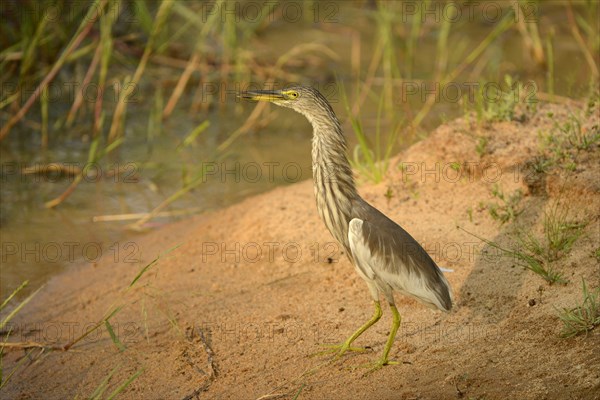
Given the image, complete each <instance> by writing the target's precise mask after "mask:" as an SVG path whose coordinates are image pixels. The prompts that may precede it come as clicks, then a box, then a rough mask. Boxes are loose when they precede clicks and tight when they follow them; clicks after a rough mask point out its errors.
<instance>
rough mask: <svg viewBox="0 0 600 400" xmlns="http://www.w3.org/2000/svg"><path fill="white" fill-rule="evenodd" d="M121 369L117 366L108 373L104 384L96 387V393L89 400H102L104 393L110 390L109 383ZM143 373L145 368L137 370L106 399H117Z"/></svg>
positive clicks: (103, 381)
mask: <svg viewBox="0 0 600 400" xmlns="http://www.w3.org/2000/svg"><path fill="white" fill-rule="evenodd" d="M119 368H120V366H119V365H117V366H116V367H115V368H114V369H113V370H112V371H110V372H109V373H108V375H107V376H106V378H104V379H103V380H102V382H100V384H99V385H98V386H97V387H96V390H94V392H93V393H92V394H91V395H90V396H89V397H88V399H90V400H99V399H102V398H103V397H102V395H103V394H104V392H106V389H108V384H109V382H110V381H111V379H112V377H113V375H114V374H115V373H116V372H117V371H118V370H119ZM143 372H144V369H143V368H142V369H139V370H137V371H136V372H135V373H134V374H133V375H131V376H130V377H129V378H127V379H126V380H125V381H124V382H123V383H121V384H120V385H119V386H118V387H117V388H116V389H115V390H113V391H112V392H111V393H110V394H109V395H108V397H106V399H107V400H110V399H114V398H115V397H117V395H118V394H119V393H121V392H122V391H123V390H125V389H126V388H127V387H128V386H129V385H130V384H131V383H132V382H133V381H135V380H136V379H137V378H138V377H139V376H140V375H141V374H142V373H143Z"/></svg>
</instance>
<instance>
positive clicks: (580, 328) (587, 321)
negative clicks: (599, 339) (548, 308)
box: [558, 278, 600, 338]
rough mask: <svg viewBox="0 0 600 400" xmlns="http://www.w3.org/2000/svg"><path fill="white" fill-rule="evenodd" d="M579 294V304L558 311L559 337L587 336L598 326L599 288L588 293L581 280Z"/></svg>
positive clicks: (599, 313) (599, 317) (599, 316)
mask: <svg viewBox="0 0 600 400" xmlns="http://www.w3.org/2000/svg"><path fill="white" fill-rule="evenodd" d="M581 292H582V301H581V303H580V304H578V305H577V306H575V307H573V308H571V309H567V308H564V309H563V310H562V311H559V314H558V317H559V318H560V320H561V321H562V323H563V329H562V333H561V336H562V337H564V338H570V337H573V336H577V335H580V334H583V333H585V334H587V333H588V332H590V331H591V330H592V329H594V328H595V327H597V326H598V325H600V288H596V289H595V290H593V291H590V290H589V289H588V287H587V285H586V283H585V280H584V279H583V278H582V279H581Z"/></svg>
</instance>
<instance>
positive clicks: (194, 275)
mask: <svg viewBox="0 0 600 400" xmlns="http://www.w3.org/2000/svg"><path fill="white" fill-rule="evenodd" d="M569 112H573V113H579V114H581V113H582V111H581V110H579V109H577V107H576V106H570V107H567V106H552V105H544V106H541V107H540V108H539V110H538V111H537V112H536V113H535V114H533V115H529V116H528V118H527V119H526V120H525V121H524V122H500V123H494V124H488V125H487V126H480V125H479V124H477V123H476V122H475V121H474V120H473V118H470V119H468V118H463V119H458V120H455V121H453V122H451V123H449V124H446V125H444V126H441V127H439V128H438V129H436V130H435V131H434V132H433V133H432V134H431V135H430V136H429V137H428V138H427V139H425V140H423V141H422V142H419V143H417V144H415V145H414V146H412V147H411V148H409V149H408V150H406V151H404V152H403V153H401V154H399V155H398V156H397V157H396V158H395V159H394V162H393V163H392V167H391V169H390V173H389V176H388V177H387V179H386V180H385V182H383V183H381V184H378V185H370V184H364V185H362V186H361V187H360V192H361V194H362V195H363V197H364V198H365V199H366V200H367V201H369V202H371V203H372V204H373V205H374V206H376V207H378V208H379V209H380V210H382V211H383V212H384V213H385V214H387V215H388V216H389V217H391V218H392V219H393V220H395V221H397V222H399V223H400V224H401V225H402V226H403V227H404V228H405V229H407V230H408V231H409V232H410V233H411V234H412V235H413V236H414V237H415V238H416V239H417V240H418V241H419V242H421V243H422V244H423V245H424V247H425V248H426V249H427V250H428V251H429V253H430V254H431V255H432V257H433V258H434V259H435V260H436V261H437V262H438V264H440V265H442V266H444V267H447V268H452V269H453V270H454V272H452V273H446V276H447V278H448V280H449V282H450V284H451V286H452V288H453V291H454V298H455V308H454V309H453V310H452V312H451V313H449V314H441V313H435V312H431V311H430V310H428V309H426V308H425V307H424V306H422V305H421V304H418V303H416V302H415V301H413V300H411V299H408V298H405V297H402V296H400V295H397V296H396V300H397V306H398V309H399V310H400V313H401V315H402V318H403V319H402V326H401V328H400V330H399V332H398V336H397V338H396V341H395V343H394V346H393V348H392V351H391V355H390V356H391V359H394V360H398V361H401V363H400V364H399V365H390V366H386V367H384V368H383V369H381V370H378V371H376V372H374V373H372V374H367V375H365V374H364V373H365V369H364V368H362V367H361V365H363V364H365V363H368V362H371V361H374V360H375V359H376V357H379V356H380V352H381V351H382V350H383V347H384V345H385V341H386V339H387V334H388V333H389V328H390V326H391V314H390V312H389V310H387V309H386V308H384V316H383V318H382V319H381V320H380V321H379V322H378V323H377V324H376V325H374V326H373V327H372V328H371V329H369V330H368V331H367V332H365V333H364V334H363V335H362V336H361V337H360V338H359V339H358V340H357V342H356V345H359V346H368V351H366V352H365V353H353V354H347V355H345V356H343V357H342V358H341V359H339V360H337V361H334V362H332V363H330V364H327V361H328V359H327V358H326V357H325V358H324V357H310V355H311V354H312V353H315V352H318V351H320V350H321V349H322V347H321V346H320V345H322V344H328V343H329V344H331V343H336V342H339V341H342V340H344V339H346V338H347V336H348V335H350V334H351V333H352V332H353V331H354V330H355V329H356V328H357V327H358V326H359V325H361V324H362V323H363V322H365V321H366V320H367V319H368V318H369V317H370V316H371V313H372V304H371V301H370V296H369V293H368V290H367V287H366V285H365V284H364V282H362V281H361V279H360V278H359V277H358V276H357V275H356V274H355V272H354V269H353V267H352V266H351V265H350V263H349V261H348V260H347V258H346V256H345V255H344V254H342V252H341V251H340V248H339V246H337V244H336V243H335V241H334V240H333V239H332V237H331V236H330V234H329V232H327V231H326V228H325V227H324V224H323V223H322V222H321V221H320V220H319V217H318V214H317V211H316V206H315V201H314V198H313V189H312V183H311V182H302V183H299V184H295V185H291V186H288V187H284V188H277V189H274V190H273V191H271V192H269V193H266V194H263V195H260V196H256V197H252V198H249V199H247V200H245V201H243V202H241V203H239V204H237V205H235V206H232V207H229V208H227V209H224V210H221V211H217V212H213V213H207V214H204V215H200V216H197V217H195V218H192V219H190V220H186V221H181V222H178V223H174V224H172V225H170V226H167V227H165V228H163V229H160V230H157V231H155V232H152V233H149V234H148V235H146V236H145V237H143V238H142V239H139V240H136V245H137V246H138V247H137V248H138V249H139V253H138V254H137V255H138V256H139V260H138V262H135V263H130V262H126V260H121V259H117V260H115V259H114V257H113V256H112V255H111V256H110V257H105V258H104V259H102V260H101V262H99V263H98V264H97V265H96V266H92V265H82V266H80V267H78V268H73V269H72V270H70V271H68V272H67V273H64V274H62V275H60V276H58V277H56V278H54V279H53V280H52V281H51V282H50V283H49V284H48V285H47V286H46V287H45V288H44V289H43V290H42V291H41V292H40V293H38V295H37V297H36V298H35V299H34V301H32V302H31V303H29V304H28V305H27V306H26V308H25V309H24V310H22V311H21V313H20V314H19V317H18V319H17V321H16V322H15V323H13V324H12V327H13V329H14V331H13V333H12V335H11V339H10V340H11V341H13V342H17V341H32V342H39V343H42V344H46V345H57V344H64V343H67V342H68V341H69V340H73V339H74V338H76V337H78V336H80V335H81V334H83V333H84V332H85V331H86V330H87V329H90V328H92V327H93V326H94V325H95V324H96V323H97V322H98V321H101V320H102V318H103V317H105V316H106V315H107V313H110V312H112V311H114V310H115V309H118V311H117V312H116V313H115V314H114V315H113V316H112V317H111V318H110V327H111V328H112V330H113V331H114V333H115V335H116V337H117V338H118V343H115V341H114V340H113V339H111V335H110V334H109V331H108V329H107V328H108V327H107V325H106V324H103V325H101V326H100V328H99V329H98V330H96V331H94V333H92V334H90V335H89V336H86V337H85V338H84V339H83V340H81V341H79V342H78V343H77V344H76V345H74V346H73V347H72V348H71V349H70V350H69V351H66V352H64V351H59V350H54V351H51V350H50V349H48V348H46V349H40V348H35V347H32V348H28V349H15V348H12V349H5V352H6V353H7V354H5V357H4V360H3V362H4V366H3V369H4V371H5V375H6V373H7V372H6V371H10V370H11V369H12V368H13V367H15V366H16V365H17V363H19V362H20V364H18V370H17V372H16V374H15V375H14V376H13V377H12V379H11V381H10V382H9V384H8V386H7V387H6V388H5V389H3V392H4V394H3V398H12V399H38V398H44V399H62V398H73V397H74V396H76V395H78V396H79V397H80V398H81V397H88V396H90V395H91V394H92V393H93V392H94V390H96V388H98V387H99V386H100V385H101V383H102V382H103V380H104V379H105V378H107V377H108V376H109V374H111V373H112V376H111V378H110V379H109V380H108V388H107V390H106V392H105V394H108V393H110V392H112V391H113V390H115V389H117V388H118V387H119V386H120V385H121V384H122V383H124V382H125V381H126V380H127V379H129V378H130V377H132V376H133V375H134V374H136V373H140V375H139V376H138V377H137V378H136V379H135V380H133V382H131V384H130V385H129V386H128V387H127V388H126V389H125V390H124V391H123V392H122V393H121V395H122V398H127V399H195V398H198V399H223V398H236V399H257V398H261V399H274V398H294V396H296V395H298V396H297V398H298V399H327V398H336V399H374V398H376V399H392V398H393V399H398V398H402V399H459V398H465V399H467V398H468V399H471V398H472V399H484V398H485V399H506V398H518V399H592V398H598V393H600V370H599V369H598V365H600V352H598V349H599V348H600V329H596V330H593V331H591V332H590V333H588V334H587V336H585V335H582V336H577V337H575V338H571V339H562V338H560V332H561V329H562V324H561V322H560V321H559V319H558V317H557V309H562V308H563V307H566V308H570V307H573V306H574V305H576V304H578V303H579V302H580V301H581V279H582V278H585V280H586V282H587V284H588V286H589V288H590V289H593V288H596V287H598V286H599V285H600V269H599V267H598V260H597V259H596V258H594V256H593V252H594V251H596V250H597V249H598V247H599V246H600V238H599V222H600V220H599V211H598V210H600V171H599V166H600V147H599V146H598V143H596V144H594V145H593V146H591V148H589V149H587V150H578V151H575V150H573V151H572V152H571V154H572V158H573V160H574V164H575V166H574V167H571V168H570V171H567V170H565V169H564V168H563V163H561V162H556V163H555V164H554V165H553V166H552V167H550V168H549V169H548V170H547V171H544V172H542V173H539V172H535V169H532V168H531V167H532V165H533V166H535V165H538V164H539V163H537V159H536V157H542V156H544V157H546V156H548V154H551V151H552V146H551V145H550V146H549V147H544V146H543V143H544V139H543V138H544V137H547V135H548V134H549V133H551V132H552V129H553V127H554V124H555V122H556V121H563V120H565V119H566V118H567V115H568V113H569ZM582 118H583V117H582ZM582 126H583V127H584V130H587V131H586V132H589V131H590V130H593V129H596V130H597V129H598V116H597V115H593V116H591V117H589V118H588V119H587V120H585V121H584V122H583V124H582ZM307 129H308V127H307ZM480 137H485V138H486V139H487V144H486V146H485V148H484V149H481V148H480V149H479V151H477V150H476V147H477V143H478V141H479V138H480ZM532 171H533V172H532ZM495 185H497V186H495ZM494 187H498V188H501V190H502V192H503V193H505V194H506V195H507V196H508V195H509V194H511V193H514V192H515V191H516V190H521V192H522V193H523V197H522V199H521V200H520V202H519V203H518V204H517V207H518V209H519V211H520V214H519V215H518V216H517V217H516V219H515V220H511V221H509V222H508V223H506V224H504V225H501V224H500V223H499V222H498V221H496V220H494V219H493V218H492V217H491V216H490V213H489V212H488V210H487V205H488V204H490V203H494V202H495V203H499V202H500V201H499V199H498V198H497V197H494V196H493V195H492V191H493V189H494ZM388 189H389V190H390V191H391V193H392V196H391V197H389V196H386V195H385V194H386V192H388ZM558 200H559V201H560V204H562V205H568V207H569V210H570V214H569V215H570V217H571V218H572V219H574V220H577V221H586V222H587V225H586V227H585V228H584V231H583V234H582V235H581V237H580V238H579V239H578V240H577V241H576V242H575V244H574V246H573V250H572V251H571V252H570V253H569V254H568V255H566V256H564V258H562V259H561V260H559V261H556V262H554V263H553V265H554V266H555V268H556V269H557V270H558V271H560V272H562V273H563V275H564V277H565V278H567V279H568V281H569V283H568V284H566V285H561V284H553V285H548V284H547V283H546V282H545V281H544V280H543V279H542V278H541V277H540V276H538V275H536V274H534V273H532V272H530V271H526V270H524V269H523V268H521V267H520V266H518V265H516V264H517V262H516V261H517V260H515V259H514V258H512V259H511V258H507V257H500V256H499V254H498V252H497V250H495V249H494V248H492V247H490V246H487V245H485V244H484V243H482V242H481V241H479V240H478V239H476V238H475V237H473V236H471V235H470V234H468V233H467V232H466V231H468V232H471V233H473V234H476V235H478V236H481V237H484V238H486V239H489V240H493V241H495V242H498V243H500V244H502V245H503V246H507V247H510V246H514V245H515V243H516V242H515V238H516V236H515V229H516V228H517V227H521V228H522V229H524V228H523V227H525V228H527V229H531V231H532V232H534V233H535V234H536V235H538V236H539V237H541V236H542V235H543V228H542V226H543V220H544V211H547V210H549V209H550V207H553V205H555V204H556V201H558ZM457 226H460V227H461V229H457ZM174 246H179V247H177V248H175V249H173V250H171V251H170V252H167V250H169V249H172V248H173V247H174ZM158 255H160V258H159V259H158V261H157V262H156V263H154V264H152V265H151V266H150V267H149V268H148V269H147V270H146V272H145V273H144V274H143V275H142V277H141V278H140V279H139V280H138V281H137V282H135V284H133V285H132V286H131V287H129V285H130V283H131V282H132V281H133V280H134V278H135V277H136V276H137V275H138V273H139V272H140V270H142V268H144V267H145V266H146V265H148V264H149V263H150V262H151V261H152V260H154V259H155V258H156V257H157V256H158ZM24 357H25V358H24Z"/></svg>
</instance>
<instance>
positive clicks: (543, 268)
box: [463, 201, 587, 284]
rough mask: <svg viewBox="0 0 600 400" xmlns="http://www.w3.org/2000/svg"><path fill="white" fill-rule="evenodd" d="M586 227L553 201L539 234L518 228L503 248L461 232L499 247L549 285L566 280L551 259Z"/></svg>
mask: <svg viewBox="0 0 600 400" xmlns="http://www.w3.org/2000/svg"><path fill="white" fill-rule="evenodd" d="M503 215H505V214H503ZM586 226H587V223H586V222H582V221H576V220H574V219H572V218H570V216H569V209H568V207H565V206H563V205H561V204H560V202H559V201H556V202H554V203H553V204H552V205H551V206H550V207H549V210H546V211H545V212H544V220H543V235H542V236H541V237H540V236H539V235H537V234H535V233H534V231H533V230H532V229H531V228H529V229H522V228H519V229H517V231H516V235H515V238H516V241H517V243H516V244H515V245H514V246H510V247H504V246H501V245H500V244H498V243H497V242H494V241H491V240H487V239H485V238H482V237H479V236H477V235H475V234H473V233H470V232H468V231H465V232H466V233H468V234H470V235H472V236H474V237H476V238H478V239H479V240H481V241H483V242H485V243H486V244H488V245H489V246H492V247H494V248H496V249H498V250H500V252H501V253H502V254H503V255H504V256H507V257H511V258H513V259H514V260H515V261H516V263H517V264H519V265H520V266H522V267H524V268H525V269H528V270H530V271H532V272H534V273H536V274H538V275H539V276H541V277H542V278H543V279H544V280H545V281H546V282H548V283H549V284H553V283H567V280H566V278H564V276H563V273H562V272H560V271H557V270H556V267H555V262H556V261H559V260H561V259H562V258H564V257H566V256H567V255H568V254H569V253H570V252H571V250H572V248H573V244H574V243H575V241H576V240H577V239H579V237H580V236H581V235H582V233H583V229H584V228H585V227H586ZM463 230H464V229H463Z"/></svg>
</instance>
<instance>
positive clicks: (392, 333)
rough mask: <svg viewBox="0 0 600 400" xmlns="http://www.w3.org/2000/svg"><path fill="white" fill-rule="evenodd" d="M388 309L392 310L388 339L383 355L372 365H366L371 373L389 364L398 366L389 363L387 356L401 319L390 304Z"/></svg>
mask: <svg viewBox="0 0 600 400" xmlns="http://www.w3.org/2000/svg"><path fill="white" fill-rule="evenodd" d="M390 309H391V310H392V330H391V331H390V336H389V337H388V340H387V343H386V344H385V349H383V354H382V355H381V358H380V359H379V360H377V361H376V362H375V363H373V364H368V365H367V366H368V367H371V371H375V370H378V369H379V368H381V367H383V366H384V365H391V364H399V363H398V361H390V360H389V359H388V356H389V354H390V350H391V349H392V345H393V344H394V339H395V338H396V333H397V332H398V328H399V327H400V322H401V321H402V317H400V313H399V312H398V309H397V308H396V306H395V305H393V304H390Z"/></svg>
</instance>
